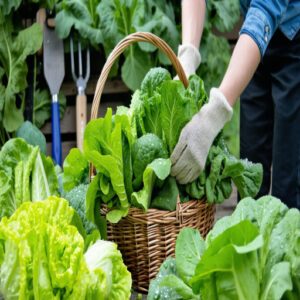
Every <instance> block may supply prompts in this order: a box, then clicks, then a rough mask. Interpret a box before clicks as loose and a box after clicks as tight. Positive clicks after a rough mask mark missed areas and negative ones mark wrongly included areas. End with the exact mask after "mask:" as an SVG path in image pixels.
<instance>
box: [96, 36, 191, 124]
mask: <svg viewBox="0 0 300 300" xmlns="http://www.w3.org/2000/svg"><path fill="white" fill-rule="evenodd" d="M135 42H148V43H151V44H153V45H154V46H156V47H157V48H158V49H160V50H161V51H163V52H164V53H165V54H166V55H167V57H168V58H169V59H170V61H171V63H172V65H173V67H174V69H175V70H176V73H177V74H178V77H179V79H180V80H181V81H182V83H183V85H184V86H185V87H187V86H188V80H187V78H186V75H185V73H184V71H183V68H182V66H181V64H180V62H179V60H178V58H177V56H176V54H175V53H174V51H173V50H172V49H171V47H170V46H169V45H168V44H167V43H166V42H165V41H163V40H162V39H161V38H159V37H158V36H156V35H154V34H152V33H150V32H136V33H132V34H130V35H128V36H127V37H125V38H124V39H123V40H121V41H120V42H119V43H118V44H117V45H116V47H115V48H114V49H113V51H112V52H111V53H110V55H109V56H108V58H107V60H106V63H105V65H104V66H103V69H102V71H101V74H100V77H99V79H98V82H97V85H96V90H95V95H94V99H93V103H92V109H91V120H93V119H96V118H97V115H98V109H99V105H100V98H101V95H102V92H103V89H104V85H105V82H106V80H107V77H108V74H109V72H110V69H111V67H112V66H113V64H114V62H115V61H116V59H117V58H118V57H119V56H120V54H122V52H123V51H124V50H125V49H126V48H127V47H128V46H130V45H131V44H133V43H135Z"/></svg>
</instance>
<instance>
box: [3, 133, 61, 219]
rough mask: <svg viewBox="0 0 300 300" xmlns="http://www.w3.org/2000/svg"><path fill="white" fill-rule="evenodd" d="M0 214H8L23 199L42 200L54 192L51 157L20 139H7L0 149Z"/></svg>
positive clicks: (56, 188)
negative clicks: (0, 185) (1, 183)
mask: <svg viewBox="0 0 300 300" xmlns="http://www.w3.org/2000/svg"><path fill="white" fill-rule="evenodd" d="M0 165H1V167H0V175H1V177H2V178H1V180H2V181H3V185H4V187H5V188H3V191H2V193H1V196H0V199H1V200H0V204H1V207H3V209H2V208H1V211H0V218H2V217H3V216H11V215H12V213H13V212H14V211H15V209H16V208H17V207H19V206H20V205H21V204H22V203H23V202H26V201H38V200H44V199H46V198H47V197H49V196H50V195H56V194H57V192H58V182H57V176H56V173H55V170H54V165H53V162H52V160H51V158H46V157H45V156H44V154H42V153H41V152H40V151H39V148H38V147H37V146H36V147H32V146H30V145H28V144H27V143H26V142H25V141H24V140H23V139H20V138H15V139H11V140H9V141H8V142H7V143H6V144H5V145H4V146H3V147H2V149H1V152H0Z"/></svg>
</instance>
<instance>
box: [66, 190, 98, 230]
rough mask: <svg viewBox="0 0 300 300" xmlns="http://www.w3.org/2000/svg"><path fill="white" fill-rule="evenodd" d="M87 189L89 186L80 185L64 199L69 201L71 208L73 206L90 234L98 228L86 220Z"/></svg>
mask: <svg viewBox="0 0 300 300" xmlns="http://www.w3.org/2000/svg"><path fill="white" fill-rule="evenodd" d="M87 189H88V185H84V184H80V185H78V186H76V187H74V188H73V189H72V190H70V191H69V192H68V193H66V194H65V196H64V197H65V199H67V200H68V201H69V203H70V206H72V207H73V208H74V209H75V210H76V212H77V213H78V215H79V217H80V219H81V221H82V224H83V226H84V229H85V231H86V233H87V234H90V233H91V232H92V231H93V230H95V229H96V226H95V225H94V224H93V223H92V222H90V221H88V220H87V218H86V212H85V211H86V210H85V198H86V193H87Z"/></svg>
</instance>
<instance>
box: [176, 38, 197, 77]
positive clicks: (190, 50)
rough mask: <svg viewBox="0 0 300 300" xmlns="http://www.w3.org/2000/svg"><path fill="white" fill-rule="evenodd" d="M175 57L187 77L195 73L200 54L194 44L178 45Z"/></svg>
mask: <svg viewBox="0 0 300 300" xmlns="http://www.w3.org/2000/svg"><path fill="white" fill-rule="evenodd" d="M177 57H178V59H179V61H180V63H181V65H182V67H183V70H184V72H185V75H186V77H187V78H189V76H190V75H192V74H195V73H196V70H197V68H198V67H199V65H200V62H201V55H200V52H199V50H198V49H197V48H196V47H195V46H193V45H192V44H184V45H179V47H178V54H177Z"/></svg>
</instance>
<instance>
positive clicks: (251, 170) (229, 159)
mask: <svg viewBox="0 0 300 300" xmlns="http://www.w3.org/2000/svg"><path fill="white" fill-rule="evenodd" d="M224 147H225V148H224ZM262 174H263V170H262V165H261V164H254V163H252V162H250V161H248V160H241V159H237V158H236V157H234V156H233V155H231V154H229V152H228V150H227V149H226V146H225V144H224V143H223V139H222V138H221V139H220V140H218V139H217V140H216V141H215V145H213V146H212V147H211V148H210V151H209V153H208V158H207V161H206V165H205V169H204V170H203V171H202V173H201V174H200V175H199V178H198V179H197V180H196V181H194V182H192V183H189V184H187V185H186V187H185V189H186V192H187V193H188V194H189V195H190V196H191V197H193V198H196V199H201V198H202V197H204V196H205V197H206V200H207V202H208V203H222V202H223V201H224V199H227V198H229V196H230V195H231V193H232V182H234V184H235V185H236V187H237V189H238V192H239V194H240V196H241V198H244V197H247V196H251V197H255V196H256V194H257V193H258V191H259V188H260V186H261V183H262Z"/></svg>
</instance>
